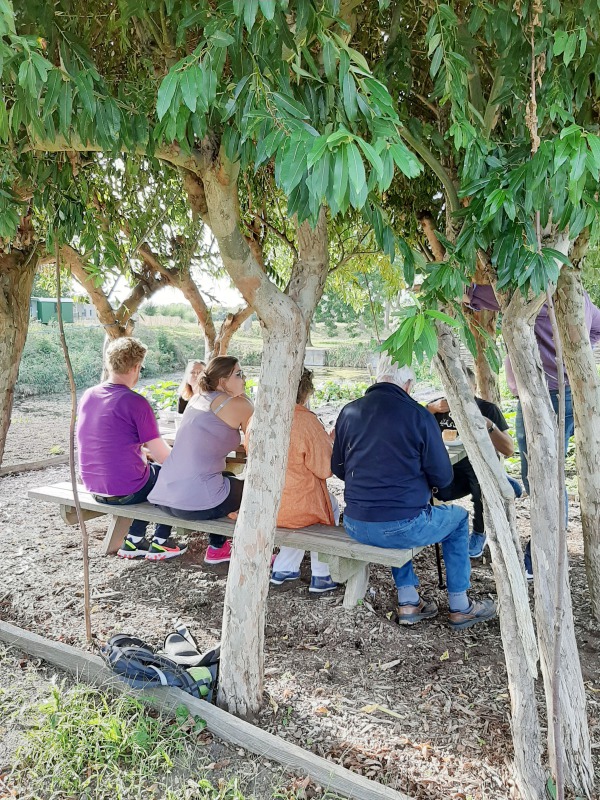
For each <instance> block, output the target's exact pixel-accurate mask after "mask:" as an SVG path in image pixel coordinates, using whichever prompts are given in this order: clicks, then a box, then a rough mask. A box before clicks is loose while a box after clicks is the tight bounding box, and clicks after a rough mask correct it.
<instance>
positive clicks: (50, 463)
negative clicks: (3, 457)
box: [0, 456, 69, 478]
mask: <svg viewBox="0 0 600 800" xmlns="http://www.w3.org/2000/svg"><path fill="white" fill-rule="evenodd" d="M68 463H69V456H54V457H53V458H44V459H42V460H41V461H23V463H22V464H13V465H12V466H10V467H1V468H0V478H3V477H4V476H5V475H16V474H17V473H19V472H32V471H33V470H35V469H46V467H57V466H59V464H68Z"/></svg>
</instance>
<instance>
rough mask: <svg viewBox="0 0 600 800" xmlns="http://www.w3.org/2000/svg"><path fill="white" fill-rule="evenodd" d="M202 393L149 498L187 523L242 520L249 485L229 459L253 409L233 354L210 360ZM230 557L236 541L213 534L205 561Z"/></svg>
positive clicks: (191, 407)
mask: <svg viewBox="0 0 600 800" xmlns="http://www.w3.org/2000/svg"><path fill="white" fill-rule="evenodd" d="M199 384H200V393H199V394H198V395H194V397H192V399H191V400H190V402H189V404H188V407H187V408H186V410H185V414H184V415H183V419H182V421H181V426H180V428H179V431H178V433H177V437H176V439H175V444H174V445H173V450H172V452H171V454H170V455H169V457H168V458H167V459H166V461H165V462H164V464H163V466H162V470H161V472H160V475H159V477H158V480H157V482H156V485H155V487H154V489H153V490H152V491H151V492H150V494H149V496H148V499H149V500H150V502H151V503H154V504H155V505H157V506H158V507H159V508H160V509H161V510H162V511H165V512H166V513H168V514H172V515H173V516H175V517H181V518H182V519H188V520H195V519H197V520H203V519H206V520H208V519H218V518H219V517H226V516H229V517H231V518H233V519H235V517H237V512H238V510H239V507H240V505H241V502H242V491H243V488H244V482H243V481H241V480H239V478H234V477H233V476H231V475H229V474H228V473H226V472H225V458H226V456H227V454H228V453H230V452H231V451H232V450H235V449H236V448H237V447H238V445H239V444H240V431H242V432H244V433H245V431H246V428H247V425H248V421H249V420H250V417H251V416H252V412H253V411H254V406H253V405H252V403H251V402H250V400H249V399H248V398H247V397H246V395H245V394H244V387H245V379H244V373H243V372H242V370H241V368H240V365H239V362H238V361H237V359H235V358H233V357H232V356H217V357H216V358H213V359H212V360H211V361H209V363H208V365H207V367H206V371H205V372H204V374H203V375H202V376H201V377H200V380H199ZM230 558H231V541H230V540H229V539H227V538H226V537H225V536H217V535H215V534H211V535H210V536H209V546H208V549H207V551H206V555H205V557H204V560H205V562H206V563H207V564H220V563H222V562H224V561H229V560H230Z"/></svg>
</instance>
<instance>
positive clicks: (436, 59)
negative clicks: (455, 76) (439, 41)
mask: <svg viewBox="0 0 600 800" xmlns="http://www.w3.org/2000/svg"><path fill="white" fill-rule="evenodd" d="M443 57H444V48H443V47H442V46H441V45H440V46H439V47H438V49H437V50H436V51H435V53H434V54H433V58H432V59H431V64H430V66H429V74H430V75H431V77H432V78H435V76H436V75H437V73H438V71H439V68H440V65H441V63H442V58H443Z"/></svg>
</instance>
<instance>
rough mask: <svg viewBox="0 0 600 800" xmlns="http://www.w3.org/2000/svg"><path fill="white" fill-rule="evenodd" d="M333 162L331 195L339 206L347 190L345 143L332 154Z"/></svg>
mask: <svg viewBox="0 0 600 800" xmlns="http://www.w3.org/2000/svg"><path fill="white" fill-rule="evenodd" d="M332 155H333V158H334V159H335V160H334V163H333V187H332V188H333V196H334V198H335V201H336V203H337V204H338V206H339V207H340V208H341V207H342V206H343V205H344V200H345V197H346V193H347V191H348V158H347V155H346V145H343V144H342V145H340V146H339V147H338V148H337V150H336V151H335V152H334V153H333V154H332Z"/></svg>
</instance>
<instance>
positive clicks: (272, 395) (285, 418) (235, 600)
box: [202, 155, 328, 718]
mask: <svg viewBox="0 0 600 800" xmlns="http://www.w3.org/2000/svg"><path fill="white" fill-rule="evenodd" d="M237 171H238V169H237V167H236V165H233V164H231V163H230V162H228V161H227V160H226V159H225V157H224V156H223V155H221V156H220V160H219V161H217V162H216V163H215V164H213V165H211V166H210V167H209V168H208V169H206V170H205V172H204V173H203V175H202V179H203V184H204V191H205V196H206V203H207V213H208V217H209V220H208V222H209V225H210V228H211V230H212V232H213V234H214V236H215V238H216V240H217V242H218V245H219V250H220V252H221V257H222V259H223V264H224V265H225V268H226V270H227V272H228V273H229V275H230V276H231V278H232V280H233V281H234V283H235V284H236V286H237V288H238V289H239V290H240V292H241V293H242V295H243V296H244V299H245V300H246V302H247V303H248V304H249V305H251V306H252V307H253V308H254V310H255V311H256V313H257V315H258V317H259V319H260V321H261V326H262V331H263V341H264V346H263V357H262V362H261V371H260V377H259V391H258V397H257V402H256V408H255V411H254V416H253V420H252V436H251V446H250V452H249V455H248V466H247V473H246V479H245V485H244V496H243V500H242V506H241V508H240V512H239V516H238V520H237V524H236V535H235V539H234V544H233V555H232V560H231V564H230V567H229V577H228V580H227V589H226V592H225V603H224V612H223V637H222V648H223V651H222V660H221V663H222V666H221V674H220V680H219V693H218V703H219V704H220V705H222V706H224V707H225V708H227V709H228V710H229V711H231V712H232V713H235V714H237V715H238V716H240V717H243V718H253V717H255V716H256V715H257V714H258V712H259V710H260V708H261V705H262V694H263V665H264V656H263V649H264V625H265V613H266V601H267V592H268V586H269V570H270V560H271V553H272V550H273V541H274V532H275V523H276V519H277V513H278V510H279V503H280V498H281V491H282V489H283V483H284V480H285V469H286V464H287V451H288V445H289V436H290V429H291V422H292V416H293V408H294V403H295V399H296V391H297V386H298V381H299V378H300V374H301V370H302V363H303V359H304V350H305V345H306V339H307V335H308V326H309V324H310V319H311V317H312V313H313V311H314V308H315V306H316V304H317V302H318V300H319V298H320V296H321V293H322V291H323V286H324V283H325V278H326V275H327V267H328V252H327V226H326V218H325V212H324V211H323V210H322V211H321V214H320V217H319V221H318V224H317V226H316V229H315V230H314V231H311V229H310V228H309V226H308V225H307V224H306V223H303V225H302V226H300V229H299V232H298V233H299V236H298V238H299V259H298V261H297V262H296V264H295V265H294V267H293V270H292V277H291V280H290V285H289V291H288V294H287V295H286V294H284V293H283V292H281V291H280V290H279V289H278V288H277V287H276V286H275V284H273V283H272V282H271V281H270V280H269V279H268V277H267V275H266V274H265V272H264V271H263V270H262V269H261V266H260V264H259V263H258V261H257V260H256V258H255V256H254V255H253V253H252V250H251V249H250V246H249V243H248V242H247V240H246V238H245V237H244V236H243V234H242V233H241V231H240V226H239V209H238V197H237Z"/></svg>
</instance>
